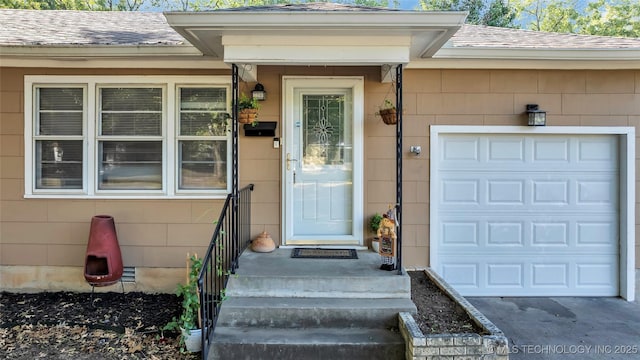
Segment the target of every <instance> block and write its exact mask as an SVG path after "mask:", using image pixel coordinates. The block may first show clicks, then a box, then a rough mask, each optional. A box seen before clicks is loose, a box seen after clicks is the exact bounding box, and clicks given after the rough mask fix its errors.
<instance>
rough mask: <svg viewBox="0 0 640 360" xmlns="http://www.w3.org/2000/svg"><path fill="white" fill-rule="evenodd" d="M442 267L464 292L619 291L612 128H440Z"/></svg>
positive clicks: (546, 293) (437, 263)
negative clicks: (574, 131) (489, 131)
mask: <svg viewBox="0 0 640 360" xmlns="http://www.w3.org/2000/svg"><path fill="white" fill-rule="evenodd" d="M438 152H439V153H438V154H432V155H433V156H434V157H437V165H436V171H437V176H436V178H435V179H434V180H435V181H437V184H438V186H437V191H438V193H437V195H435V196H432V198H433V201H437V205H436V207H435V209H436V210H437V215H436V216H435V217H434V220H435V223H433V224H432V226H436V231H435V235H436V237H435V239H433V238H432V242H433V241H435V242H437V244H434V245H436V246H434V249H433V250H434V251H435V254H436V257H437V259H436V261H434V265H435V268H436V271H437V272H438V273H439V274H440V275H441V276H443V277H444V279H445V280H446V281H447V282H449V283H450V284H451V285H453V286H454V288H456V289H457V290H458V291H460V292H461V293H462V294H463V295H478V296H482V295H487V296H563V295H565V296H616V295H618V294H619V291H618V273H619V271H618V262H619V260H618V259H619V256H618V255H619V250H618V249H619V225H618V224H619V219H618V218H619V215H618V214H619V210H618V178H619V171H618V144H617V138H616V137H615V136H609V135H576V136H567V135H484V134H483V135H478V134H470V135H464V134H463V135H460V134H455V135H454V134H451V135H442V136H441V137H440V139H439V146H438Z"/></svg>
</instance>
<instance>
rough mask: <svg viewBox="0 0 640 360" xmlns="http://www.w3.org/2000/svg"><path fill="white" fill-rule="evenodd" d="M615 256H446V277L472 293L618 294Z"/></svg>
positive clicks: (523, 294)
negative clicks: (568, 257)
mask: <svg viewBox="0 0 640 360" xmlns="http://www.w3.org/2000/svg"><path fill="white" fill-rule="evenodd" d="M612 264H615V256H613V255H611V256H599V257H593V256H589V257H577V258H573V259H571V260H567V258H566V257H565V256H561V255H555V254H553V255H551V254H549V255H544V256H527V258H526V259H519V260H518V261H514V259H513V258H509V257H491V258H478V257H467V256H451V257H444V258H443V263H442V265H441V266H440V267H439V273H440V274H441V275H442V277H443V278H444V279H445V280H446V281H447V282H448V283H449V284H451V285H452V286H453V287H454V288H456V289H457V290H458V291H460V292H461V293H463V294H464V295H469V296H488V295H490V296H531V295H534V296H544V295H555V296H569V295H584V296H587V295H588V296H615V295H617V293H618V290H617V285H615V284H616V282H617V280H616V279H617V278H616V276H615V274H616V273H617V266H615V265H612Z"/></svg>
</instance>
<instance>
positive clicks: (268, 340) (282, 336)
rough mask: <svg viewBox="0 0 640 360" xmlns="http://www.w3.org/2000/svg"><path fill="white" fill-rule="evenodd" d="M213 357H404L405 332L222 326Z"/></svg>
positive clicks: (282, 359) (297, 359)
mask: <svg viewBox="0 0 640 360" xmlns="http://www.w3.org/2000/svg"><path fill="white" fill-rule="evenodd" d="M214 337H215V339H214V343H215V346H214V347H213V348H212V351H211V353H209V358H210V359H211V358H213V359H235V360H245V359H246V360H272V359H278V360H288V359H290V360H301V359H304V360H316V359H317V360H327V359H331V360H338V359H345V360H346V359H362V360H365V359H371V360H375V359H380V360H394V359H397V360H400V359H404V349H405V344H404V340H403V338H402V336H401V335H400V334H399V333H398V332H397V330H396V331H392V330H388V329H370V328H364V329H353V328H350V329H345V328H307V329H274V328H253V327H238V328H229V327H222V328H219V329H216V332H215V334H214Z"/></svg>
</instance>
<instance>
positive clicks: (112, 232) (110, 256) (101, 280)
mask: <svg viewBox="0 0 640 360" xmlns="http://www.w3.org/2000/svg"><path fill="white" fill-rule="evenodd" d="M123 270H124V268H123V265H122V253H121V252H120V245H119V244H118V236H117V234H116V226H115V223H114V221H113V217H112V216H109V215H96V216H94V217H93V218H92V219H91V230H90V231H89V243H88V244H87V255H86V258H85V262H84V278H85V279H86V280H87V282H88V283H89V284H90V285H91V286H94V287H95V286H107V285H113V284H115V283H117V282H118V281H119V280H120V279H121V278H122V271H123ZM123 290H124V288H123Z"/></svg>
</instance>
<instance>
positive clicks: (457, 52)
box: [433, 47, 640, 66]
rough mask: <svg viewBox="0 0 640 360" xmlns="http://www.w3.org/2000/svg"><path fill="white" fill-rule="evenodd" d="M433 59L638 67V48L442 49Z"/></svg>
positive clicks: (639, 59) (639, 58) (639, 61)
mask: <svg viewBox="0 0 640 360" xmlns="http://www.w3.org/2000/svg"><path fill="white" fill-rule="evenodd" d="M433 58H434V59H496V60H497V59H500V60H505V59H509V60H513V59H520V60H522V59H526V60H599V61H613V60H632V61H637V62H638V65H639V66H640V48H635V49H634V48H622V49H615V48H607V49H539V48H510V49H505V48H489V47H482V48H480V47H477V48H471V47H465V48H461V47H458V48H454V47H443V48H441V49H440V50H438V52H437V53H436V54H435V55H434V56H433Z"/></svg>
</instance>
